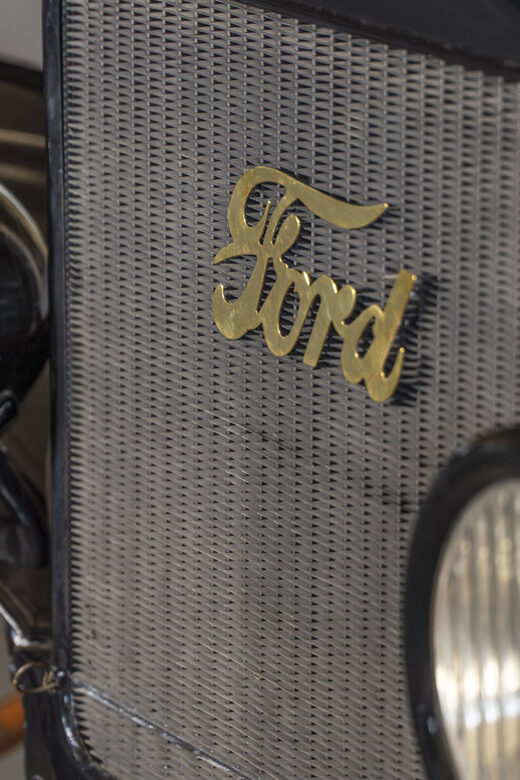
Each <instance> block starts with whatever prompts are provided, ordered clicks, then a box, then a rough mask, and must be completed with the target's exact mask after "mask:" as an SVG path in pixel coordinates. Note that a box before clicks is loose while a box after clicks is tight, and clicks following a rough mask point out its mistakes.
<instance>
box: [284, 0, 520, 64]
mask: <svg viewBox="0 0 520 780" xmlns="http://www.w3.org/2000/svg"><path fill="white" fill-rule="evenodd" d="M298 6H299V7H300V8H302V7H305V8H308V9H311V10H312V11H313V12H314V13H316V12H318V14H319V15H320V17H322V16H323V14H325V16H329V18H330V17H335V18H336V19H337V21H338V22H339V23H341V24H342V25H343V26H345V25H346V26H349V27H350V28H351V29H352V31H360V32H363V33H364V34H365V35H367V34H368V35H370V34H372V36H374V35H375V36H377V37H378V38H380V39H384V40H385V41H387V42H388V43H396V44H398V45H403V46H406V47H407V48H410V47H412V48H419V49H421V50H425V49H426V50H428V51H431V52H432V53H434V54H439V55H440V56H442V57H443V58H449V59H456V60H458V61H460V62H462V64H466V65H468V66H470V67H475V66H477V67H479V68H483V69H486V70H491V71H497V70H498V71H502V72H503V73H504V74H505V75H507V73H509V74H510V76H511V77H513V78H518V77H519V76H520V7H519V4H518V2H511V0H435V1H432V0H430V1H429V2H421V0H394V1H393V2H389V0H296V3H294V5H293V7H294V8H297V7H298ZM278 8H280V6H279V5H278ZM290 8H291V2H289V3H286V2H284V3H283V9H284V10H288V9H290ZM515 74H516V76H515Z"/></svg>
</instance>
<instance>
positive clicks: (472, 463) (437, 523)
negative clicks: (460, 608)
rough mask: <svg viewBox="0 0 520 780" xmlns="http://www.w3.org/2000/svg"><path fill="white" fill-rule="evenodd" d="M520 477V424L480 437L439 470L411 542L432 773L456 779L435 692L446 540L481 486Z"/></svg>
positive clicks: (415, 660) (415, 694) (415, 628)
mask: <svg viewBox="0 0 520 780" xmlns="http://www.w3.org/2000/svg"><path fill="white" fill-rule="evenodd" d="M509 479H520V428H518V429H512V430H507V431H500V432H497V433H493V434H490V435H488V436H485V437H483V438H482V439H479V440H478V441H477V442H476V443H475V444H473V445H472V446H470V447H469V448H467V449H466V450H464V451H462V452H461V453H459V454H458V455H457V456H456V457H455V458H454V459H453V460H452V461H451V463H449V464H448V466H447V467H446V468H444V469H443V470H442V471H441V472H440V473H439V475H438V476H437V478H436V480H435V482H434V484H433V486H432V489H431V491H430V493H429V495H428V497H427V499H426V501H425V503H424V505H423V507H422V509H421V512H420V514H419V519H418V522H417V527H416V530H415V534H414V537H413V540H412V544H411V546H410V552H409V559H408V571H407V578H406V596H405V649H406V667H407V676H408V687H409V694H410V703H411V707H412V714H413V719H414V723H415V727H416V732H417V736H418V740H419V745H420V747H421V751H422V754H423V759H424V762H425V765H426V768H427V770H428V774H429V777H431V778H435V779H437V778H439V780H441V778H442V779H443V780H444V779H445V778H453V779H454V780H455V779H456V774H455V769H454V766H453V763H452V759H451V756H450V751H449V748H448V744H447V741H446V737H445V734H444V731H443V725H442V716H441V712H440V707H439V702H438V699H437V693H436V684H435V672H434V656H433V640H432V621H433V600H434V596H435V587H436V580H437V569H438V565H439V562H440V560H441V558H442V554H443V551H444V547H445V544H446V542H447V540H448V539H449V537H450V535H451V532H452V530H453V528H454V526H455V523H456V521H457V520H458V518H459V517H460V515H461V512H462V511H463V510H464V509H465V508H466V507H467V506H468V504H469V502H470V501H471V500H472V499H473V498H474V497H475V496H476V495H477V494H478V493H480V492H482V490H484V489H485V488H488V487H490V486H491V485H493V484H495V483H498V482H503V481H505V480H509Z"/></svg>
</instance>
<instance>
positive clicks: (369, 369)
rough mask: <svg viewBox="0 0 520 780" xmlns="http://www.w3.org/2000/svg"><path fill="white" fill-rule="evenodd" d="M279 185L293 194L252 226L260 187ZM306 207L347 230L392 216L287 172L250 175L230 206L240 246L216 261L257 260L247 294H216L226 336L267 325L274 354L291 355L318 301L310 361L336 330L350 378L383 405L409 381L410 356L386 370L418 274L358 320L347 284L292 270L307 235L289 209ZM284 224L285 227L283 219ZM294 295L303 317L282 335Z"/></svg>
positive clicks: (403, 278)
mask: <svg viewBox="0 0 520 780" xmlns="http://www.w3.org/2000/svg"><path fill="white" fill-rule="evenodd" d="M264 183H270V184H279V185H281V186H283V187H284V189H285V193H284V195H283V196H282V198H281V199H280V202H279V203H278V205H277V206H275V208H274V209H273V213H272V216H271V218H270V219H269V214H270V212H271V202H270V201H268V202H267V204H266V207H265V209H264V213H263V215H262V217H261V219H260V220H259V221H258V222H257V223H256V224H255V225H250V224H249V223H248V222H247V220H246V205H247V201H248V198H249V196H250V194H251V192H252V191H253V189H254V188H255V187H257V186H258V185H260V184H264ZM296 201H300V202H301V203H303V204H304V205H305V206H306V207H307V208H308V209H309V210H310V211H312V212H313V213H314V214H316V215H317V216H318V217H320V218H322V219H324V220H326V221H327V222H329V223H330V224H332V225H336V226H337V227H341V228H348V229H355V228H361V227H365V226H366V225H369V224H370V223H372V222H374V221H375V220H376V219H378V217H380V216H381V215H382V214H383V213H384V212H385V210H386V208H387V204H386V203H381V204H377V205H375V206H357V205H354V204H351V203H347V202H345V201H343V200H341V199H339V198H334V197H331V196H330V195H325V194H324V193H322V192H320V191H319V190H315V189H314V188H312V187H310V186H309V185H307V184H303V183H302V182H300V181H298V180H297V179H295V178H293V177H292V176H289V175H288V174H286V173H283V172H282V171H278V170H276V169H274V168H268V167H265V166H258V167H257V168H252V169H251V170H249V171H247V172H246V173H245V174H244V175H243V176H242V177H241V178H240V179H239V181H238V182H237V184H236V186H235V189H234V190H233V193H232V195H231V199H230V202H229V208H228V224H229V230H230V233H231V238H232V241H231V243H230V244H228V245H227V246H226V247H224V248H223V249H221V250H220V252H218V253H217V255H216V257H215V260H214V262H215V263H221V262H223V261H224V260H230V259H232V258H239V257H245V256H248V257H255V258H256V262H255V266H254V268H253V271H252V273H251V276H250V278H249V280H248V282H247V284H246V287H245V288H244V290H243V292H242V294H241V295H240V296H239V297H238V298H237V300H236V301H232V302H230V301H228V300H227V299H226V296H225V294H224V286H223V285H222V284H219V285H217V287H216V289H215V292H214V293H213V318H214V320H215V324H216V325H217V327H218V329H219V330H220V332H221V333H222V334H223V335H224V336H225V337H226V338H228V339H239V338H241V337H242V336H244V335H245V334H246V333H247V332H248V331H249V330H254V329H255V328H258V327H259V326H260V325H261V326H262V328H263V331H264V337H265V341H266V344H267V346H268V347H269V349H270V350H271V352H272V353H273V354H274V355H277V356H278V357H283V356H284V355H288V354H289V353H290V352H291V350H292V349H294V346H295V345H296V342H297V341H298V338H299V336H300V333H301V329H302V327H303V324H304V322H305V320H306V318H307V316H308V313H309V310H310V308H311V306H312V304H313V303H314V301H315V300H316V299H319V308H318V312H317V315H316V319H315V321H314V324H313V327H312V330H311V334H310V337H309V340H308V342H307V347H306V349H305V354H304V357H303V361H304V363H305V364H306V365H308V366H311V367H313V368H314V367H315V366H316V365H317V364H318V361H319V358H320V355H321V352H322V349H323V346H324V344H325V341H326V339H327V336H328V333H329V330H330V327H331V325H332V326H333V327H334V329H335V331H336V332H337V333H338V335H339V336H341V338H342V339H343V346H342V350H341V367H342V370H343V374H344V376H345V378H346V379H347V380H348V381H349V382H351V383H353V384H357V383H358V382H361V381H362V380H363V381H364V382H365V386H366V388H367V391H368V393H369V395H370V397H371V398H372V399H373V400H374V401H378V402H382V401H386V400H387V399H388V398H390V397H391V396H392V395H393V393H394V392H395V390H396V388H397V385H398V383H399V378H400V376H401V370H402V365H403V358H404V350H403V349H402V348H400V349H399V351H398V353H397V357H396V358H395V361H394V364H393V366H392V369H391V371H390V373H389V374H385V372H384V366H385V362H386V359H387V357H388V354H389V352H390V349H391V346H392V343H393V341H394V338H395V336H396V334H397V331H398V329H399V325H400V323H401V320H402V318H403V314H404V311H405V308H406V305H407V303H408V299H409V297H410V293H411V291H412V288H413V285H414V283H415V276H413V275H412V274H410V273H408V271H405V270H404V269H402V270H401V271H399V274H398V275H397V279H396V281H395V284H394V286H393V288H392V291H391V293H390V296H389V298H388V301H387V304H386V307H385V309H384V310H382V309H381V308H380V307H379V306H376V305H372V306H369V307H368V308H367V309H365V310H364V311H362V312H361V313H360V314H359V315H358V316H357V317H356V318H355V319H354V320H353V321H351V322H349V323H347V322H346V319H347V318H348V317H350V316H351V315H352V312H353V311H354V307H355V304H356V291H355V289H354V288H353V287H351V286H350V285H348V284H346V285H345V286H344V287H342V288H341V289H339V290H338V287H337V285H336V283H335V282H334V281H333V280H332V279H331V278H330V277H329V276H325V275H323V276H320V277H318V278H317V279H315V280H314V281H312V280H311V278H310V276H309V275H308V273H307V272H306V271H303V272H301V271H298V270H297V269H295V268H291V267H290V266H289V265H288V264H287V263H286V262H285V261H284V259H283V257H284V255H285V254H286V253H287V252H288V250H289V249H290V248H291V247H292V246H293V245H294V244H295V242H296V240H297V238H298V236H299V234H300V229H301V223H300V220H299V218H298V217H297V216H296V215H295V214H288V215H287V211H288V209H289V208H290V207H291V206H292V205H293V204H294V203H295V202H296ZM284 215H286V216H285V219H284V221H283V222H282V219H283V217H284ZM269 262H271V263H272V266H273V268H274V270H275V273H276V281H275V282H274V284H273V286H272V288H271V290H270V291H269V294H268V295H267V297H266V299H265V301H264V303H263V304H262V306H261V307H260V299H261V296H262V290H263V287H264V282H265V275H266V273H267V269H268V267H269ZM291 290H294V293H295V294H296V295H297V296H298V302H299V305H298V311H297V314H296V318H295V320H294V323H293V325H292V327H291V329H290V331H289V333H287V334H283V333H282V331H281V329H280V314H281V311H282V307H283V304H284V301H285V299H286V297H287V295H288V294H289V292H290V291H291ZM369 326H371V329H372V341H371V343H370V346H369V347H368V349H367V350H366V352H365V354H364V355H363V356H360V355H359V354H358V352H357V345H358V343H359V341H360V339H361V337H362V336H363V334H364V333H365V332H366V331H367V329H368V328H369Z"/></svg>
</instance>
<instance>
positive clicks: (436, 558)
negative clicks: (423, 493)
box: [406, 431, 520, 780]
mask: <svg viewBox="0 0 520 780" xmlns="http://www.w3.org/2000/svg"><path fill="white" fill-rule="evenodd" d="M406 651H407V666H408V679H409V685H410V694H411V702H412V709H413V713H414V719H415V724H416V728H417V731H418V735H419V740H420V743H421V747H422V750H423V754H424V757H425V761H426V764H427V766H428V769H429V773H430V776H431V777H435V778H436V777H438V778H441V777H442V778H446V777H454V778H457V779H458V780H484V778H497V780H499V779H500V780H502V778H504V780H508V779H509V778H518V777H520V432H518V431H511V432H508V433H501V434H497V435H495V436H491V437H488V438H486V439H484V440H482V441H481V442H479V443H478V444H477V445H476V446H475V447H473V448H472V449H470V450H468V451H467V452H466V453H465V454H464V455H463V456H461V457H458V458H456V459H455V460H454V461H453V462H452V463H451V464H450V465H449V466H448V468H447V469H445V470H444V471H443V472H442V473H441V474H440V475H439V477H438V479H437V481H436V483H435V485H434V487H433V489H432V492H431V494H430V496H429V498H428V500H427V501H426V504H425V506H424V509H423V512H422V514H421V517H420V520H419V523H418V527H417V530H416V534H415V538H414V540H413V544H412V547H411V551H410V561H409V569H408V581H407V602H406Z"/></svg>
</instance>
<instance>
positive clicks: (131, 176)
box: [63, 0, 520, 780]
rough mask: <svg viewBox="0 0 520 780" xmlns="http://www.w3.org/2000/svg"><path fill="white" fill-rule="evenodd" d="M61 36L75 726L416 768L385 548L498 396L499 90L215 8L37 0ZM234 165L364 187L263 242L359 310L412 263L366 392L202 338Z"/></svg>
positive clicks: (268, 758) (145, 742)
mask: <svg viewBox="0 0 520 780" xmlns="http://www.w3.org/2000/svg"><path fill="white" fill-rule="evenodd" d="M63 37H64V63H63V65H64V96H65V137H66V144H65V205H66V215H67V219H66V303H67V324H66V328H67V347H68V349H67V356H68V357H67V372H68V380H67V381H68V385H67V387H68V390H67V409H66V413H67V417H68V445H67V446H68V453H69V461H70V466H69V475H68V478H69V506H70V526H71V568H70V572H69V576H70V578H71V583H72V590H71V593H72V600H71V603H70V619H71V626H72V631H71V638H70V641H71V650H72V659H73V668H72V672H73V679H74V686H75V710H76V714H77V718H78V721H79V725H80V729H81V734H82V736H83V738H84V739H85V741H86V743H87V745H88V747H89V749H90V751H91V752H92V754H93V755H94V756H95V757H96V758H98V759H99V760H100V761H102V762H103V763H104V764H105V766H106V768H107V769H108V770H109V772H111V773H112V774H113V775H115V776H116V777H124V778H163V777H166V776H168V777H174V778H178V777H187V778H195V777H204V778H210V777H211V778H213V777H215V778H216V777H221V776H222V777H223V776H225V772H226V771H228V769H229V770H230V771H231V772H232V773H235V774H237V775H239V776H243V777H245V778H294V779H295V780H296V779H297V780H304V779H305V780H306V779H307V778H319V779H320V780H322V779H323V778H336V779H338V778H343V777H349V778H356V779H357V778H362V777H366V778H370V779H371V780H373V778H383V777H384V778H396V779H399V780H401V779H404V778H422V777H423V776H424V770H423V769H422V764H421V761H420V758H419V755H418V751H417V747H416V740H415V736H414V733H413V728H412V725H411V720H410V717H409V713H408V700H407V692H406V679H405V669H404V662H403V640H402V635H403V631H402V628H403V627H402V606H403V589H404V574H405V567H406V559H407V548H408V544H409V540H410V537H411V532H412V530H413V527H414V522H415V518H416V515H417V510H418V506H419V503H420V501H421V499H422V498H423V497H424V495H425V493H426V491H427V489H428V486H429V483H430V481H431V479H432V477H433V475H434V474H435V473H436V471H437V469H438V468H439V466H440V465H441V464H443V463H445V462H446V461H447V459H448V458H449V457H450V456H451V454H452V453H453V451H454V449H455V448H456V447H457V446H459V445H461V444H463V443H466V442H467V441H468V440H470V439H471V438H473V437H474V435H475V434H476V433H478V432H482V431H484V430H487V429H490V428H493V427H495V426H499V425H503V424H510V423H513V422H514V421H515V419H516V414H515V413H516V410H518V409H519V408H520V406H519V403H518V394H519V392H520V375H519V374H520V360H519V359H520V355H519V347H520V341H519V323H518V318H517V315H516V312H517V311H518V296H519V293H520V262H519V259H520V258H519V226H520V198H519V188H520V176H519V171H520V137H519V136H520V123H519V118H520V92H519V89H518V86H517V85H516V84H504V82H503V81H502V80H501V79H500V78H499V77H493V76H484V75H483V74H482V73H479V72H476V71H467V70H465V69H464V68H463V67H462V66H458V65H451V64H450V65H447V64H445V63H443V62H441V61H440V60H437V59H435V58H433V57H429V56H425V55H422V54H415V53H409V52H405V51H403V50H398V49H393V48H389V47H387V46H386V45H384V44H382V43H378V42H373V41H368V40H365V39H363V38H360V37H355V36H351V35H349V34H347V33H345V32H342V31H338V30H333V29H329V28H327V27H326V26H321V25H320V23H311V22H306V21H302V20H297V19H295V18H291V17H287V16H283V15H280V14H278V13H276V12H274V11H270V10H261V9H259V8H256V7H247V6H246V5H242V4H240V3H238V2H227V0H200V2H198V1H196V0H182V1H180V0H179V1H178V2H176V1H174V0H171V1H167V0H162V1H161V2H157V1H154V2H152V0H149V2H146V3H143V2H137V0H135V1H131V0H122V1H121V2H118V3H113V2H104V3H103V2H100V3H88V2H87V0H65V2H64V8H63ZM259 164H266V165H271V166H274V167H276V168H280V169H283V170H285V171H288V172H290V173H292V174H294V175H295V176H297V177H298V178H300V179H303V180H305V181H307V182H309V183H311V184H312V185H314V186H315V187H317V188H319V189H321V190H323V191H325V192H328V193H331V194H336V195H339V196H343V197H346V198H347V199H349V200H352V201H356V202H359V203H374V202H381V201H383V200H386V201H388V202H389V203H390V209H389V210H388V212H387V213H386V214H385V216H384V218H382V219H380V220H378V222H376V223H374V224H373V225H371V226H370V227H368V228H365V229H362V230H357V231H344V230H338V229H336V228H332V227H330V226H329V225H327V224H326V223H325V222H323V221H321V220H319V219H317V218H313V217H311V215H310V214H309V213H308V212H305V211H304V210H303V209H302V210H301V212H300V215H301V218H302V222H303V223H304V228H303V232H302V237H301V240H300V242H299V244H298V245H297V250H295V252H294V255H293V258H292V261H291V262H293V263H294V265H295V266H296V267H298V268H299V269H300V270H308V271H309V272H310V273H311V275H315V276H317V275H319V274H321V273H326V274H329V275H330V276H332V277H333V278H334V279H336V280H338V282H340V283H341V284H344V283H345V282H347V281H348V282H350V283H352V284H353V285H354V286H355V287H356V288H357V289H358V290H359V291H360V296H361V299H362V301H363V304H364V305H366V304H368V303H371V302H374V303H378V304H380V305H383V304H384V302H385V300H386V299H387V297H388V293H389V290H390V288H391V285H392V283H393V280H394V278H395V275H396V273H397V271H398V270H399V268H400V267H402V266H404V267H405V268H407V269H408V270H409V271H411V272H414V273H416V274H417V276H418V278H419V282H418V285H417V294H416V295H415V298H414V301H413V302H412V304H411V306H410V308H409V316H408V317H407V320H406V322H405V323H404V327H403V329H402V332H401V336H400V342H401V343H403V344H405V346H407V354H406V359H405V370H404V373H403V378H402V384H401V388H400V391H399V393H398V394H397V396H396V398H395V399H394V400H392V401H391V402H390V403H387V404H384V405H377V404H375V403H374V402H373V401H371V400H370V398H369V397H368V395H367V392H366V390H365V388H364V387H363V386H362V385H358V386H352V385H348V384H347V383H346V382H345V379H344V378H343V375H342V373H341V368H340V362H339V358H338V344H337V343H332V344H331V345H330V346H329V347H328V348H327V352H326V354H324V356H323V358H322V360H321V361H320V363H319V365H318V367H317V368H316V369H314V370H311V369H310V368H308V367H306V366H305V365H304V364H303V362H302V353H301V352H299V353H298V352H296V353H294V354H291V355H289V356H288V357H286V358H284V359H282V360H279V359H277V358H276V357H274V356H273V355H272V354H271V353H270V352H269V351H268V349H267V347H266V345H265V342H264V339H263V336H262V334H261V333H260V332H253V333H251V334H249V335H248V336H247V337H245V338H244V339H241V340H238V341H233V342H231V341H228V340H226V339H224V338H223V337H222V336H221V335H220V334H219V333H218V332H217V330H216V328H215V326H214V324H213V321H212V315H211V296H212V292H213V290H214V288H215V286H216V284H217V283H218V281H225V282H226V284H227V285H228V286H230V287H234V288H235V289H236V290H237V291H238V290H241V289H242V288H243V286H244V284H245V281H246V280H247V278H248V277H249V274H250V271H251V263H250V262H249V261H247V260H242V261H238V260H236V261H230V262H228V263H225V264H222V265H221V266H213V264H212V260H213V257H214V255H215V253H216V252H217V250H218V249H220V248H221V247H223V246H224V245H225V244H227V243H228V242H229V233H228V226H227V217H226V212H227V205H228V201H229V197H230V194H231V192H232V189H233V186H234V184H235V183H236V181H237V180H238V178H239V177H240V176H241V174H242V173H243V172H244V171H245V170H246V169H248V168H249V167H251V166H254V165H259ZM263 195H267V193H264V194H263ZM263 195H262V197H263ZM260 206H261V201H260V200H259V201H258V203H257V204H256V208H259V207H260ZM258 213H260V212H258Z"/></svg>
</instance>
